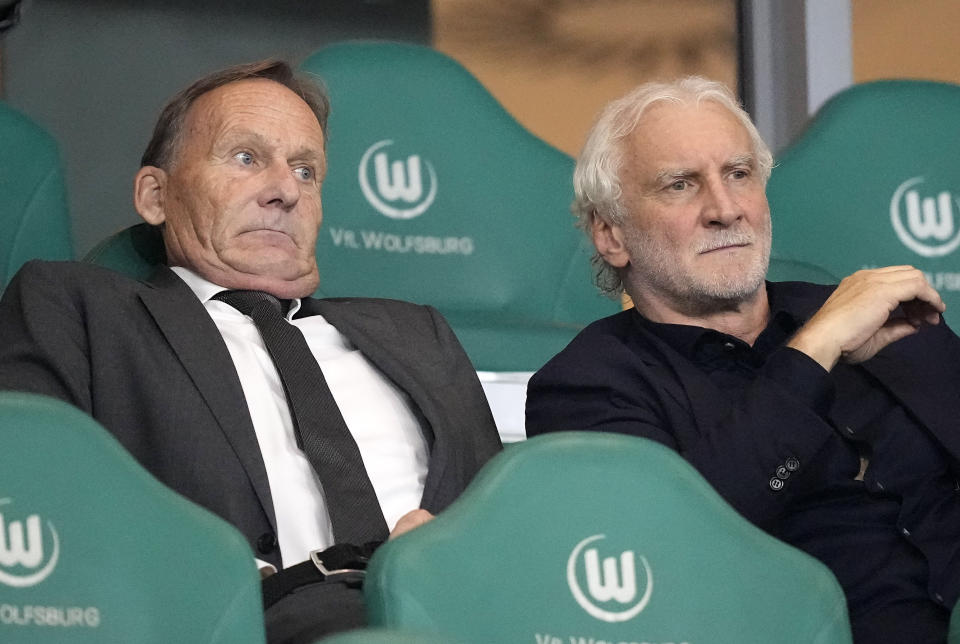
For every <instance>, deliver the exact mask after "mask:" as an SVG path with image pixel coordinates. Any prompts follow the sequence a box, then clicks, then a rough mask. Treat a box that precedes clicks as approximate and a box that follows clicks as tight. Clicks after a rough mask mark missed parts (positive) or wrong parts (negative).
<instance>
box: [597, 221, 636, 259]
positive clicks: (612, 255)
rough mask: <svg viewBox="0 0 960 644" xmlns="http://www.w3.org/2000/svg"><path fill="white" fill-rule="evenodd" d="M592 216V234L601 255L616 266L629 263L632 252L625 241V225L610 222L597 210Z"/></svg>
mask: <svg viewBox="0 0 960 644" xmlns="http://www.w3.org/2000/svg"><path fill="white" fill-rule="evenodd" d="M590 217H591V218H590V234H591V236H592V237H593V245H594V246H596V248H597V253H598V254H599V255H600V257H602V258H603V260H604V261H605V262H606V263H607V264H609V265H610V266H613V267H614V268H623V267H624V266H626V265H627V264H629V263H630V253H629V251H628V250H627V245H626V244H625V243H624V234H623V227H622V226H618V225H616V224H612V223H610V222H609V221H607V220H606V219H604V218H603V217H601V216H600V215H599V214H597V212H596V211H594V212H593V214H592V215H591V216H590Z"/></svg>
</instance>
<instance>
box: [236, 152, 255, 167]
mask: <svg viewBox="0 0 960 644" xmlns="http://www.w3.org/2000/svg"><path fill="white" fill-rule="evenodd" d="M233 158H234V159H236V160H237V161H239V162H240V163H242V164H243V165H250V164H251V163H253V155H252V154H250V153H249V152H237V153H236V154H235V155H234V157H233Z"/></svg>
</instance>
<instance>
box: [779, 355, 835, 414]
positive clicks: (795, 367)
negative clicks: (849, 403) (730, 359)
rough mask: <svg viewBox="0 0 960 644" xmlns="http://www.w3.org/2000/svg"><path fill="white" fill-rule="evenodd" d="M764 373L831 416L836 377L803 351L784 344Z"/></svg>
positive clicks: (808, 403)
mask: <svg viewBox="0 0 960 644" xmlns="http://www.w3.org/2000/svg"><path fill="white" fill-rule="evenodd" d="M764 372H765V374H766V376H767V377H768V378H770V379H771V380H773V381H775V382H777V383H778V384H780V385H781V386H782V387H783V388H785V389H787V390H789V391H790V392H791V393H793V395H794V396H796V397H797V398H799V399H800V400H801V401H802V402H804V403H806V404H807V405H808V406H809V407H810V408H811V409H813V411H815V412H816V413H817V414H819V415H820V416H822V417H823V418H826V417H827V416H828V415H829V413H830V408H831V407H832V406H833V400H834V398H835V396H836V387H835V386H834V384H833V378H831V377H830V372H829V371H827V370H826V369H824V368H823V367H822V366H821V365H820V363H819V362H817V361H816V360H814V359H813V358H811V357H810V356H808V355H807V354H805V353H804V352H803V351H798V350H797V349H794V348H793V347H780V348H779V349H777V350H776V351H774V352H773V353H771V354H770V355H769V356H768V357H767V361H766V364H765V365H764Z"/></svg>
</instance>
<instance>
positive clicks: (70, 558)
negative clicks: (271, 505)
mask: <svg viewBox="0 0 960 644" xmlns="http://www.w3.org/2000/svg"><path fill="white" fill-rule="evenodd" d="M0 444H2V445H3V448H2V449H0V610H2V611H3V615H2V616H0V641H2V642H5V643H9V644H46V643H48V642H58V643H59V644H101V643H103V642H136V643H137V644H263V642H264V641H265V635H264V627H263V609H262V606H261V598H260V582H259V575H258V573H257V570H256V566H255V564H254V558H253V553H252V552H251V551H250V549H249V547H248V546H247V543H246V541H245V540H244V538H243V537H242V536H241V535H240V534H239V533H238V532H237V531H236V530H235V529H234V528H233V527H231V526H230V525H228V524H227V523H225V522H224V521H222V520H221V519H219V518H218V517H215V516H214V515H212V514H210V513H209V512H207V511H206V510H204V509H202V508H200V507H199V506H196V505H194V504H193V503H191V502H190V501H187V500H186V499H184V498H183V497H181V496H179V495H178V494H176V493H174V492H173V491H171V490H170V489H169V488H167V487H165V486H164V485H162V484H161V483H160V482H158V481H157V480H156V479H154V478H153V477H152V476H150V474H149V473H147V471H146V470H144V469H143V468H142V467H141V466H140V465H139V464H138V463H137V462H136V461H135V460H134V459H133V457H131V456H130V455H129V454H128V453H127V452H126V451H125V450H124V449H123V447H122V446H121V445H120V444H119V443H118V442H117V441H116V440H115V439H114V438H113V437H112V436H110V434H108V433H107V432H106V430H104V429H103V428H102V427H101V426H100V425H98V424H97V423H96V422H95V421H94V420H93V419H92V418H90V417H89V416H87V415H86V414H84V413H83V412H81V411H80V410H78V409H76V408H75V407H71V406H70V405H67V404H66V403H63V402H60V401H58V400H54V399H52V398H46V397H43V396H37V395H34V394H26V393H19V392H9V391H4V392H0Z"/></svg>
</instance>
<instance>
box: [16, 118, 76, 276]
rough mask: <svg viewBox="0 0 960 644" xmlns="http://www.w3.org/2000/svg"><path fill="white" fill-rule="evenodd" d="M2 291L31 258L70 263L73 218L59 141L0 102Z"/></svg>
mask: <svg viewBox="0 0 960 644" xmlns="http://www.w3.org/2000/svg"><path fill="white" fill-rule="evenodd" d="M0 142H2V143H0V227H2V228H3V234H0V292H3V289H4V288H5V287H6V285H7V283H8V282H9V281H10V278H11V277H13V275H14V273H16V272H17V271H18V270H19V269H20V267H21V266H22V265H23V264H24V263H25V262H27V261H28V260H31V259H70V258H72V257H73V246H72V243H71V240H70V239H71V237H70V215H69V212H68V208H67V196H66V188H65V186H64V177H63V170H62V166H61V162H60V153H59V149H58V147H57V144H56V142H55V141H54V140H53V137H51V136H50V135H49V134H48V133H47V132H45V131H44V130H43V129H42V128H41V127H40V126H39V125H37V124H36V123H34V122H33V121H32V120H30V119H29V118H27V117H26V116H24V115H23V114H21V113H20V112H18V111H17V110H15V109H13V108H12V107H10V106H9V105H7V104H5V103H3V102H2V101H0Z"/></svg>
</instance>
